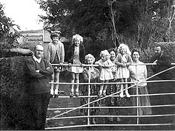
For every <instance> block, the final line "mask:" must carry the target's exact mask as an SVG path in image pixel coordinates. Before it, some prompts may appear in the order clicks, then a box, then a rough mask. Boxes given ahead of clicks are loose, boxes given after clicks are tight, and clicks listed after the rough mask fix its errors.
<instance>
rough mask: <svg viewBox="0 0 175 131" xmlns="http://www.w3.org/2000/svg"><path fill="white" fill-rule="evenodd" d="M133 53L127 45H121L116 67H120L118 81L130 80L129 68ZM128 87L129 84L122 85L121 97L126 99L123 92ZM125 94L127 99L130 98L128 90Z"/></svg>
mask: <svg viewBox="0 0 175 131" xmlns="http://www.w3.org/2000/svg"><path fill="white" fill-rule="evenodd" d="M130 55H131V52H130V50H129V47H128V46H127V45H126V44H123V43H122V44H120V45H119V47H118V55H117V58H116V65H117V66H118V68H117V72H116V75H115V78H116V79H121V82H127V79H128V78H129V70H128V66H129V65H130V64H131V62H132V59H131V56H130ZM127 87H128V85H127V84H121V93H120V97H124V94H123V90H124V89H126V88H127ZM125 94H126V96H127V97H130V95H129V92H128V90H127V89H126V90H125Z"/></svg>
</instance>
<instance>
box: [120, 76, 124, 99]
mask: <svg viewBox="0 0 175 131" xmlns="http://www.w3.org/2000/svg"><path fill="white" fill-rule="evenodd" d="M121 82H123V79H122V80H121ZM123 85H124V84H121V85H120V87H121V89H120V91H121V92H120V97H124V95H123Z"/></svg>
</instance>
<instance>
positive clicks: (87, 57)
mask: <svg viewBox="0 0 175 131" xmlns="http://www.w3.org/2000/svg"><path fill="white" fill-rule="evenodd" d="M89 58H92V60H93V63H94V62H95V57H94V56H93V55H91V54H87V55H86V56H85V62H86V63H87V60H88V59H89Z"/></svg>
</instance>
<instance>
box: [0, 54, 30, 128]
mask: <svg viewBox="0 0 175 131" xmlns="http://www.w3.org/2000/svg"><path fill="white" fill-rule="evenodd" d="M25 58H26V56H18V57H11V58H10V57H9V58H1V59H0V67H1V70H0V78H1V83H0V88H1V92H0V97H1V100H0V104H1V115H0V117H1V119H0V123H1V125H0V126H1V129H4V130H5V129H10V130H11V129H25V128H27V125H28V124H29V123H28V122H29V121H28V120H29V119H27V110H26V101H25V99H26V98H25V96H26V94H25V89H26V87H27V78H26V75H25V74H26V69H25V65H24V59H25Z"/></svg>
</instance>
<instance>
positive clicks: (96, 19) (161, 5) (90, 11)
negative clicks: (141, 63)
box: [37, 0, 173, 48]
mask: <svg viewBox="0 0 175 131" xmlns="http://www.w3.org/2000/svg"><path fill="white" fill-rule="evenodd" d="M37 2H38V3H39V5H40V8H41V9H43V10H44V11H45V12H46V16H41V19H42V20H43V21H44V22H45V23H48V24H46V28H50V29H51V28H52V29H61V30H62V31H63V32H64V33H65V34H68V36H72V34H73V33H75V32H76V33H79V34H81V35H83V36H86V37H90V38H92V40H93V42H94V43H95V44H97V43H98V42H101V43H103V42H104V41H105V42H109V43H113V47H115V46H118V44H119V43H121V42H125V43H127V44H129V45H130V46H138V47H140V48H147V47H148V46H149V43H151V42H154V41H159V40H162V39H163V38H164V37H165V35H166V32H167V29H168V19H167V18H168V13H169V12H170V10H169V9H170V7H171V5H172V3H173V0H169V1H167V0H47V1H46V0H37ZM47 25H50V26H47ZM169 25H171V24H169ZM107 39H108V40H107ZM109 43H105V44H107V45H109Z"/></svg>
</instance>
